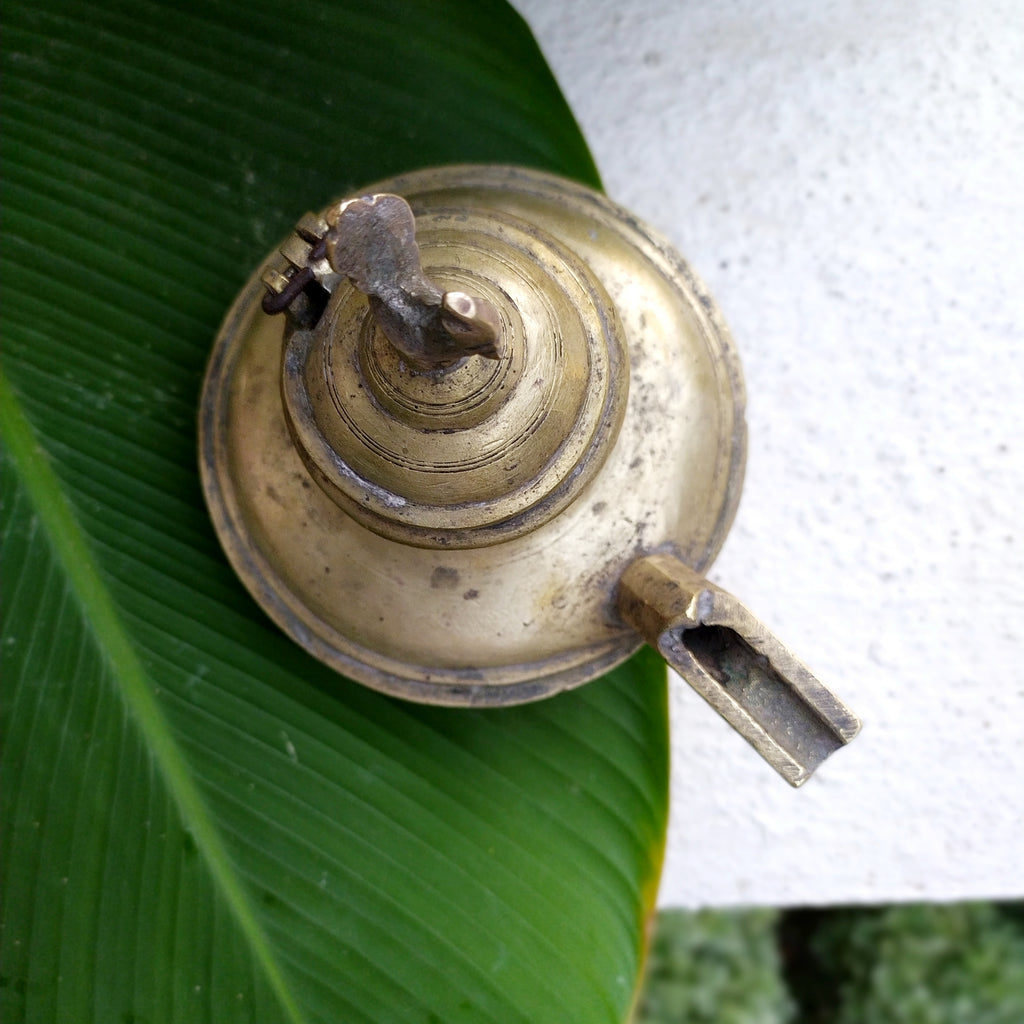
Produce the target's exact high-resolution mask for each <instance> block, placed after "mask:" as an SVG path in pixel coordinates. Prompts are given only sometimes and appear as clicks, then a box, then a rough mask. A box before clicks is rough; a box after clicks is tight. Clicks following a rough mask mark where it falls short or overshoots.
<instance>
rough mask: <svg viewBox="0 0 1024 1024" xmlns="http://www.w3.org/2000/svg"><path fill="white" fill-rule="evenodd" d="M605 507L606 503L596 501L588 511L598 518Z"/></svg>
mask: <svg viewBox="0 0 1024 1024" xmlns="http://www.w3.org/2000/svg"><path fill="white" fill-rule="evenodd" d="M607 507H608V502H607V501H597V502H595V503H594V504H593V505H592V506H591V508H590V511H591V512H593V513H594V515H595V516H599V515H600V514H601V513H602V512H603V511H604V510H605V509H606V508H607Z"/></svg>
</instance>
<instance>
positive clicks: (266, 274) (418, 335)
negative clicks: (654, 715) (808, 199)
mask: <svg viewBox="0 0 1024 1024" xmlns="http://www.w3.org/2000/svg"><path fill="white" fill-rule="evenodd" d="M397 197H402V198H401V199H399V198H397ZM403 200H404V201H403ZM406 203H407V204H408V205H406ZM410 209H411V213H410ZM743 409H744V392H743V383H742V378H741V373H740V366H739V362H738V360H737V357H736V353H735V350H734V347H733V344H732V341H731V339H730V337H729V333H728V331H727V329H726V327H725V325H724V323H723V321H722V319H721V317H720V315H719V313H718V311H717V310H716V308H715V305H714V303H713V301H712V300H711V298H710V296H709V295H708V294H707V292H706V290H705V289H704V288H703V286H702V285H701V284H700V282H699V281H697V279H696V278H695V277H694V275H693V273H692V272H691V271H690V270H689V268H688V267H687V266H686V264H685V263H684V262H683V260H682V259H681V258H680V257H679V256H678V254H676V253H675V252H674V250H673V249H672V248H671V247H670V246H669V245H668V244H667V243H666V242H664V241H663V240H661V239H660V238H658V237H657V236H656V235H655V234H654V233H652V232H651V231H650V229H648V228H647V227H646V226H644V225H642V224H640V223H638V222H637V221H636V219H635V218H633V217H632V216H630V215H629V214H628V213H627V212H626V211H624V210H623V209H622V208H621V207H619V206H617V205H616V204H614V203H613V202H611V201H610V200H608V199H607V198H606V197H604V196H603V195H600V194H598V193H596V192H593V191H592V190H590V189H587V188H585V187H583V186H580V185H577V184H574V183H571V182H568V181H565V180H562V179H560V178H556V177H554V176H551V175H548V174H542V173H539V172H536V171H531V170H524V169H520V168H512V167H492V166H464V167H444V168H437V169H431V170H425V171H420V172H416V173H413V174H408V175H404V176H402V177H398V178H394V179H392V180H389V181H386V182H380V183H377V184H375V185H373V186H370V187H369V188H367V189H366V190H364V192H363V193H360V195H359V196H357V197H354V198H353V199H350V200H347V201H344V202H341V203H338V204H334V205H332V206H331V207H329V208H328V209H327V210H325V211H323V212H322V213H320V214H316V215H307V216H306V217H305V218H303V220H302V221H300V223H299V225H298V226H297V228H296V232H295V234H294V235H292V236H290V237H289V239H288V240H287V241H286V242H285V243H284V244H283V245H282V247H281V249H280V251H277V252H275V253H273V254H272V255H271V256H270V257H269V258H268V259H267V261H266V262H265V264H264V265H263V266H262V267H260V268H259V269H258V270H257V271H256V273H255V274H254V275H253V277H252V278H251V279H250V281H249V283H248V284H247V285H246V287H245V289H244V290H243V291H242V293H241V294H240V295H239V297H238V299H237V301H236V303H235V305H234V306H233V308H232V309H231V311H230V312H229V314H228V316H227V318H226V320H225V322H224V325H223V327H222V328H221V331H220V334H219V335H218V338H217V341H216V343H215V346H214V350H213V354H212V357H211V360H210V365H209V369H208V372H207V377H206V382H205V386H204V392H203V399H202V410H201V417H200V420H201V422H200V461H201V469H202V478H203V486H204V489H205V493H206V498H207V502H208V505H209V508H210V512H211V514H212V517H213V521H214V524H215V526H216V529H217V532H218V534H219V536H220V539H221V542H222V544H223V546H224V548H225V551H226V552H227V555H228V557H229V559H230V560H231V562H232V564H233V566H234V568H235V569H236V571H237V572H238V574H239V576H240V577H241V578H242V580H243V581H244V583H245V585H246V586H247V587H248V588H249V590H250V591H251V592H252V593H253V595H254V596H255V598H256V599H257V601H258V602H259V603H260V604H261V605H262V606H263V608H264V609H265V610H266V611H267V613H268V614H269V615H270V616H271V617H272V618H273V619H274V620H275V621H276V622H277V624H278V625H279V626H280V627H281V628H282V629H284V630H285V632H287V633H288V634H289V635H290V636H292V637H293V638H294V639H295V640H296V641H297V642H298V643H300V644H301V645H302V646H303V647H305V648H306V649H307V650H309V651H310V652H311V653H313V654H314V655H315V656H316V657H318V658H320V659H321V660H322V661H325V662H326V663H328V664H329V665H331V666H332V667H334V668H335V669H337V670H338V671H339V672H341V673H343V674H345V675H346V676H349V677H351V678H353V679H356V680H358V681H359V682H362V683H365V684H366V685H368V686H372V687H374V688H376V689H378V690H382V691H384V692H386V693H389V694H392V695H395V696H398V697H403V698H407V699H410V700H416V701H424V702H430V703H437V704H449V705H478V706H495V705H505V704H513V703H519V702H524V701H530V700H535V699H539V698H542V697H546V696H549V695H551V694H554V693H557V692H559V691H561V690H564V689H567V688H569V687H574V686H579V685H581V684H583V683H585V682H587V681H588V680H590V679H593V678H594V677H595V676H597V675H599V674H601V673H602V672H605V671H607V670H608V669H610V668H611V667H613V666H614V665H616V664H617V663H619V662H620V661H622V660H623V659H625V658H626V657H628V656H629V655H630V654H631V653H632V652H633V651H635V650H636V649H637V648H638V647H639V646H640V645H641V644H642V643H643V642H644V641H645V640H646V641H647V642H649V643H651V644H652V645H653V646H656V647H657V648H658V650H659V651H661V653H662V654H663V656H664V657H665V658H666V659H667V660H668V661H669V662H670V664H672V665H673V667H675V668H677V669H678V670H679V671H680V673H681V674H682V675H683V676H684V678H686V679H687V680H688V682H690V683H691V685H693V686H695V688H696V689H698V691H699V692H701V693H702V695H703V696H704V697H705V698H706V699H707V700H708V701H709V702H710V703H711V704H712V705H713V706H714V707H715V709H716V710H717V711H719V713H721V714H722V715H724V716H725V717H726V718H727V719H728V720H729V721H730V722H731V723H732V724H733V725H734V726H736V727H737V728H738V729H739V731H740V732H741V733H742V734H743V735H744V736H745V737H746V738H747V739H748V740H749V741H750V742H751V743H753V744H754V746H755V747H756V748H757V749H758V750H759V752H760V753H762V755H763V756H765V757H766V759H767V760H769V762H770V763H772V764H773V766H774V767H775V768H776V769H777V770H779V771H780V772H781V773H782V774H783V775H784V776H785V777H786V778H787V779H788V780H789V781H790V782H792V783H793V784H794V785H798V784H800V783H801V782H803V781H804V779H806V778H807V777H808V776H809V774H810V773H811V772H812V771H813V770H814V768H815V767H816V766H817V764H819V763H820V762H821V760H823V759H824V758H825V757H827V756H828V754H829V753H831V752H832V751H833V750H835V749H836V748H838V747H839V746H841V745H842V744H843V743H845V742H848V741H849V740H850V739H851V738H852V737H853V736H854V735H855V734H856V732H857V729H858V728H859V723H858V722H857V720H856V718H855V717H854V716H853V715H852V714H851V713H850V712H849V711H848V710H847V709H846V708H845V707H844V706H843V705H842V703H840V702H839V701H838V699H837V698H835V697H834V696H833V695H832V694H831V693H830V692H829V691H828V690H826V689H825V688H824V687H823V686H822V685H821V684H820V683H819V682H818V681H817V680H816V679H814V677H813V676H812V675H811V674H810V673H809V672H808V671H807V670H806V669H805V668H804V667H803V666H802V665H801V664H800V663H799V662H798V661H796V659H795V658H794V657H793V656H792V655H791V654H790V653H789V652H788V651H787V650H786V649H785V648H784V647H783V646H782V645H781V644H780V643H779V642H778V641H777V640H776V639H775V638H774V637H773V636H772V635H771V634H770V633H769V632H768V631H767V630H766V629H765V627H764V626H763V625H761V624H760V623H758V622H757V620H756V619H754V618H753V617H752V616H751V615H750V613H749V612H747V611H746V609H744V608H743V607H742V605H740V604H739V603H738V602H737V601H736V600H735V599H734V598H732V597H731V596H730V595H729V594H727V593H725V592H724V591H721V590H720V589H719V588H717V587H715V586H713V585H712V584H710V583H708V582H707V581H706V580H705V579H704V578H703V575H702V574H703V572H704V571H705V570H706V569H707V567H708V566H709V565H710V564H711V562H712V560H713V559H714V557H715V555H716V554H717V553H718V551H719V549H720V547H721V545H722V542H723V541H724V539H725V535H726V533H727V531H728V529H729V526H730V524H731V522H732V519H733V516H734V514H735V511H736V506H737V502H738V500H739V496H740V488H741V484H742V478H743V466H744V458H745V451H746V433H745V425H744V419H743Z"/></svg>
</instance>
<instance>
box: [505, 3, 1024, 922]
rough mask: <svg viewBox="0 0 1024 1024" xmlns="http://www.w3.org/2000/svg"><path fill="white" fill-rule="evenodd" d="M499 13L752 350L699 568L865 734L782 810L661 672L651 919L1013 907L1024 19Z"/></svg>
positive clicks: (870, 12)
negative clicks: (734, 443)
mask: <svg viewBox="0 0 1024 1024" xmlns="http://www.w3.org/2000/svg"><path fill="white" fill-rule="evenodd" d="M515 3H516V6H517V7H518V8H519V10H520V11H521V12H522V13H523V14H524V16H525V17H526V18H527V20H528V21H529V22H530V23H531V25H532V26H533V28H534V30H535V32H536V33H537V35H538V38H539V40H540V43H541V45H542V47H543V49H544V51H545V53H546V54H547V56H548V58H549V60H550V62H551V64H552V66H553V68H554V70H555V73H556V76H557V77H558V78H559V81H560V82H561V84H562V87H563V89H564V90H565V92H566V94H567V96H568V98H569V101H570V103H571V104H572V106H573V109H574V110H575V112H576V114H577V116H578V118H579V120H580V122H581V124H582V126H583V130H584V132H585V134H586V136H587V138H588V140H589V142H590V144H591V147H592V150H593V152H594V154H595V157H596V159H597V163H598V166H599V167H600V169H601V172H602V175H603V178H604V182H605V187H606V189H607V191H608V192H609V194H610V195H612V196H613V197H614V198H616V199H618V200H619V201H621V202H623V203H624V204H626V205H627V206H629V207H631V208H633V209H634V210H635V211H636V212H637V213H638V214H640V216H642V217H644V218H645V219H646V220H648V221H649V222H650V223H652V224H654V225H656V226H657V227H658V228H659V229H660V230H661V231H662V232H663V233H665V234H667V235H668V236H669V237H670V238H671V239H672V240H673V241H674V242H675V244H676V245H677V246H678V247H679V248H680V249H681V250H682V252H683V253H684V255H685V256H686V257H687V259H688V260H689V261H690V262H691V263H692V265H693V266H694V267H695V268H696V269H697V271H698V273H700V274H701V275H702V276H703V277H704V279H705V280H706V282H707V283H708V285H709V286H710V288H711V290H712V293H713V294H714V295H715V296H716V298H717V299H718V301H719V304H720V305H721V307H722V309H723V310H724V313H725V316H726V318H727V320H728V321H729V322H730V325H731V327H732V330H733V333H734V335H735V337H736V340H737V343H738V346H739V349H740V353H741V356H742V357H743V361H744V367H745V372H746V379H747V387H748V391H749V395H750V407H749V417H748V418H749V426H750V456H749V466H748V472H747V481H746V487H745V490H744V497H743V501H742V503H741V505H740V512H739V516H738V518H737V521H736V525H735V528H734V531H733V533H732V534H731V536H730V538H729V540H728V541H727V543H726V546H725V549H724V551H723V553H722V555H721V557H720V558H719V560H718V562H717V563H716V564H715V566H714V569H713V571H712V573H711V578H712V579H713V580H714V581H715V582H718V583H720V584H721V585H724V586H726V587H728V588H729V589H731V590H733V591H734V592H736V593H737V594H738V595H740V596H741V597H742V598H743V599H744V600H745V601H746V602H747V603H748V604H749V605H750V606H751V607H752V608H753V609H754V610H755V612H756V613H758V614H759V615H760V616H761V617H762V618H763V619H764V620H765V621H766V622H767V623H768V624H769V625H770V626H771V627H772V628H773V629H774V630H775V631H776V632H777V633H778V634H779V635H780V636H781V637H782V638H783V639H784V640H786V641H787V642H788V643H789V644H790V645H791V646H792V648H793V649H794V650H795V651H797V652H798V653H799V654H800V656H801V657H802V658H803V659H804V660H805V661H806V662H807V663H808V664H809V665H810V666H811V667H812V668H813V669H814V670H815V671H816V672H817V673H818V674H819V675H820V676H821V678H822V679H823V680H825V681H826V682H827V683H828V684H829V685H830V686H832V687H833V688H834V689H835V690H836V691H837V692H838V693H839V694H840V695H842V696H843V697H844V698H845V699H847V700H848V702H849V703H850V704H851V705H852V706H853V707H854V709H855V710H856V711H858V712H859V714H860V715H861V716H862V718H863V719H864V721H865V727H864V731H863V732H862V734H861V736H860V737H859V738H858V739H857V740H856V741H855V742H854V743H853V745H852V746H850V747H849V748H847V749H846V750H844V751H841V752H840V753H838V754H837V755H835V757H834V758H833V759H832V760H831V761H830V762H829V763H828V764H826V765H825V766H824V767H823V768H822V769H821V770H820V771H819V773H818V775H817V776H816V777H815V778H814V779H812V780H811V782H810V783H808V785H807V786H806V787H805V788H804V789H802V790H799V791H795V792H794V791H792V790H790V789H789V788H788V787H787V786H786V785H785V784H784V783H782V782H781V781H780V780H779V779H777V778H776V777H775V775H774V773H773V772H772V771H771V770H769V769H768V768H767V766H765V765H764V764H762V763H761V762H760V760H759V759H758V758H757V756H756V755H755V754H753V752H752V751H750V750H749V749H748V748H747V747H746V745H745V744H744V743H743V742H742V740H740V739H739V738H738V737H737V736H735V735H734V734H733V733H731V731H730V730H729V728H728V727H727V726H726V725H725V724H724V723H722V722H721V721H719V720H718V719H717V717H716V716H715V715H714V714H713V713H712V712H711V710H710V709H709V708H707V707H706V706H705V705H704V704H703V703H702V702H701V700H700V699H699V698H698V697H697V696H695V695H694V694H693V693H692V692H691V691H690V690H689V688H688V687H686V686H685V684H683V683H682V682H681V681H679V680H678V679H676V680H674V685H673V687H672V730H673V734H672V745H673V759H674V760H673V767H672V816H671V825H670V833H669V847H668V853H667V860H666V865H665V874H664V879H663V883H662V889H661V902H662V904H663V905H666V906H694V905H728V904H737V903H744V904H746V903H757V904H808V903H819V902H845V901H879V900H903V899H925V898H927V899H936V900H943V899H957V898H964V897H982V896H1021V895H1024V813H1022V807H1024V668H1022V660H1024V659H1022V655H1024V642H1022V634H1024V628H1022V619H1024V572H1022V568H1024V532H1022V530H1021V518H1022V506H1024V351H1022V349H1024V346H1022V341H1024V270H1022V264H1024V256H1022V253H1024V10H1022V8H1021V6H1020V4H1019V3H1018V2H1017V0H1007V2H1002V3H1000V2H996V0H980V2H979V0H973V2H970V0H963V2H960V0H929V2H925V0H902V2H897V3H890V4H886V3H868V2H865V0H861V2H858V0H833V2H822V0H776V2H771V0H768V2H766V0H736V2H726V0H687V2H679V3H670V2H666V0H663V2H658V0H565V2H562V3H553V2H550V0H515Z"/></svg>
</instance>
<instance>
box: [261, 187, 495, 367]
mask: <svg viewBox="0 0 1024 1024" xmlns="http://www.w3.org/2000/svg"><path fill="white" fill-rule="evenodd" d="M415 236H416V219H415V217H414V216H413V212H412V209H411V208H410V206H409V204H408V203H407V202H406V201H405V200H404V199H402V198H401V197H400V196H396V195H391V194H388V193H377V194H374V195H368V196H362V197H361V198H359V199H347V200H345V201H344V202H342V203H339V204H338V205H337V206H336V207H333V208H332V209H330V210H328V211H327V214H326V216H325V217H324V218H323V219H320V218H318V217H314V216H311V215H309V214H307V215H306V216H305V217H304V218H303V219H302V220H301V221H300V222H299V224H298V225H297V226H296V229H295V234H294V235H292V236H291V237H290V238H289V240H288V242H287V243H286V244H285V245H284V246H282V248H281V254H282V255H283V256H284V257H285V259H287V260H288V262H289V263H290V264H291V271H290V272H286V273H281V272H280V271H278V270H271V271H268V273H267V274H266V275H265V276H264V279H263V280H264V284H265V285H266V287H267V292H268V294H267V296H266V298H265V300H264V303H263V308H264V310H266V312H268V313H280V312H283V311H284V310H285V309H288V308H290V307H292V304H293V303H295V301H296V299H298V298H299V296H300V295H305V296H306V303H307V305H311V306H312V307H313V308H314V309H318V310H320V311H322V308H323V306H324V304H325V292H330V291H331V290H332V288H333V285H334V284H335V283H336V281H337V278H339V277H347V278H348V279H349V280H350V281H351V282H352V283H353V284H354V285H355V287H356V288H358V289H359V290H360V291H361V292H363V293H364V294H365V295H366V296H367V297H368V298H369V300H370V309H371V311H372V312H373V315H374V318H375V319H376V321H377V323H378V325H379V326H380V328H381V330H382V331H383V332H384V335H385V336H386V337H387V339H388V341H389V342H391V344H392V345H393V346H394V348H395V349H396V350H397V351H398V352H399V353H401V355H402V357H403V359H404V360H405V361H406V362H407V363H408V364H409V366H411V367H412V368H413V369H415V370H419V371H424V372H430V371H434V370H443V369H445V368H447V367H450V366H453V365H454V364H456V363H458V362H460V361H461V360H462V359H463V358H464V357H465V356H468V355H481V356H484V357H485V358H487V359H498V358H500V356H501V354H502V342H501V321H500V319H499V317H498V311H497V310H496V309H495V308H494V306H492V305H491V303H489V302H487V301H486V300H485V299H482V298H478V297H475V296H471V295H467V294H465V293H464V292H457V291H452V292H443V291H442V290H441V289H440V288H439V287H438V286H437V285H436V284H435V283H434V282H433V281H431V280H430V278H429V277H427V275H426V274H424V273H423V268H422V267H421V265H420V251H419V247H418V246H417V245H416V237H415ZM311 292H312V294H310V293H311ZM317 292H319V298H318V297H317Z"/></svg>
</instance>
